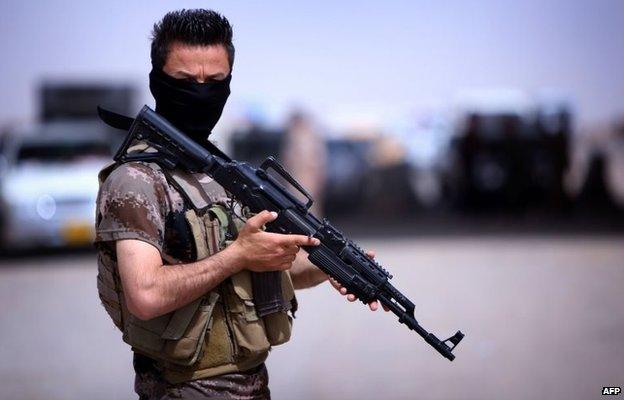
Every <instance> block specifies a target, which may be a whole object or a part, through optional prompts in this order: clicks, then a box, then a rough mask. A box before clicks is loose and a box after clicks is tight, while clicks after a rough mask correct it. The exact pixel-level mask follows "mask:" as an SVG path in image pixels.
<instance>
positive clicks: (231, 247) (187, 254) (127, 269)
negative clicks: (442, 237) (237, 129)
mask: <svg viewBox="0 0 624 400" xmlns="http://www.w3.org/2000/svg"><path fill="white" fill-rule="evenodd" d="M151 59H152V71H151V73H150V76H149V78H150V90H151V92H152V94H153V96H154V98H155V100H156V112H158V113H159V114H161V115H162V116H164V117H165V118H167V119H168V120H169V121H170V122H171V123H173V124H174V125H175V126H176V127H177V128H179V129H180V130H181V131H183V132H184V133H186V134H187V135H189V136H190V137H191V138H193V139H194V140H195V141H197V142H198V143H200V144H203V143H206V142H207V138H208V135H209V134H210V133H211V131H212V129H213V127H214V126H215V124H216V123H217V121H218V120H219V117H220V116H221V113H222V111H223V107H224V106H225V103H226V100H227V98H228V96H229V94H230V81H231V80H232V65H233V62H234V46H233V44H232V28H231V26H230V24H229V22H228V20H227V19H225V18H224V17H222V16H221V15H219V14H218V13H216V12H214V11H210V10H182V11H176V12H170V13H168V14H167V15H165V17H164V18H163V19H162V21H160V22H159V23H157V24H156V25H155V26H154V32H153V39H152V48H151ZM129 151H137V152H141V151H150V148H149V146H148V145H147V144H145V143H137V144H136V145H135V146H133V147H132V148H131V149H130V150H129ZM100 182H101V185H100V192H99V196H98V201H97V215H96V247H97V249H98V291H99V295H100V299H101V300H102V304H103V305H104V307H105V309H106V310H107V312H108V313H109V315H110V316H111V318H112V319H113V322H114V323H115V325H116V326H117V327H118V328H119V329H120V330H121V331H122V332H123V339H124V341H125V342H126V343H128V344H129V345H130V346H132V349H133V351H134V368H135V371H136V379H135V391H136V392H137V394H138V395H139V397H140V398H141V399H168V398H193V399H195V398H201V399H205V398H232V399H268V398H270V394H269V389H268V375H267V371H266V368H265V366H264V361H265V359H266V358H267V356H268V353H269V350H270V348H271V346H275V345H278V344H282V343H284V342H286V341H288V340H289V338H290V330H291V323H292V318H291V315H292V314H293V313H294V312H295V310H296V308H297V302H296V298H295V295H294V289H300V288H307V287H312V286H315V285H318V284H319V283H321V282H323V281H325V280H326V279H327V276H326V275H325V274H323V273H322V272H321V271H320V270H318V269H317V268H316V267H314V266H313V265H312V264H311V263H310V262H309V261H308V260H307V257H306V256H305V254H303V253H302V252H299V248H300V246H315V245H318V244H319V243H318V240H317V239H314V238H308V237H306V236H300V235H280V234H275V233H269V232H265V231H264V229H263V226H264V225H265V224H266V223H268V222H270V221H272V220H273V219H275V218H276V215H275V213H270V212H268V211H264V212H261V213H259V214H257V215H247V214H245V212H244V209H241V207H240V206H237V205H236V203H235V202H234V201H233V200H232V199H231V198H230V197H229V196H228V194H227V193H226V192H225V191H224V190H223V188H222V187H220V186H219V185H218V184H216V182H214V181H213V180H212V179H211V178H210V177H208V176H205V175H202V174H192V173H189V172H188V171H183V170H174V171H168V170H165V169H162V168H160V167H159V165H158V164H157V163H147V162H130V163H125V164H116V165H112V166H110V167H108V168H105V169H104V170H102V172H101V173H100ZM334 286H337V285H335V284H334ZM337 289H339V290H340V291H341V293H342V294H343V295H347V296H348V299H349V300H351V301H353V300H355V298H354V297H353V296H352V295H348V294H347V293H346V290H345V289H344V288H340V287H337ZM370 307H371V309H373V310H374V309H376V308H377V303H371V305H370Z"/></svg>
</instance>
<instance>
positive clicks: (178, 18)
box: [151, 9, 234, 70]
mask: <svg viewBox="0 0 624 400" xmlns="http://www.w3.org/2000/svg"><path fill="white" fill-rule="evenodd" d="M173 42H181V43H183V44H188V45H200V46H211V45H215V44H221V45H223V46H224V47H225V49H226V50H227V52H228V60H229V62H230V69H231V68H232V65H233V64H234V45H233V44H232V26H231V25H230V22H229V21H228V20H227V18H225V17H224V16H222V15H221V14H219V13H218V12H216V11H212V10H204V9H197V10H179V11H171V12H168V13H167V14H166V15H165V16H164V17H163V19H162V20H161V21H159V22H157V23H155V24H154V30H153V32H152V51H151V57H152V67H153V68H155V69H160V70H162V67H163V66H164V65H165V62H166V61H167V54H169V46H170V45H171V43H173Z"/></svg>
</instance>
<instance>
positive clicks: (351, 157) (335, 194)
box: [323, 138, 373, 215]
mask: <svg viewBox="0 0 624 400" xmlns="http://www.w3.org/2000/svg"><path fill="white" fill-rule="evenodd" d="M326 145H327V161H326V162H327V170H326V177H325V185H326V186H325V198H324V204H323V209H324V210H325V212H326V213H327V214H329V215H331V214H335V213H349V212H354V211H357V210H358V209H359V208H360V207H361V206H362V203H363V199H364V198H365V197H366V180H367V177H368V176H369V174H370V171H371V160H370V157H371V150H372V146H373V142H372V141H371V140H366V139H348V138H340V139H329V140H328V141H327V143H326Z"/></svg>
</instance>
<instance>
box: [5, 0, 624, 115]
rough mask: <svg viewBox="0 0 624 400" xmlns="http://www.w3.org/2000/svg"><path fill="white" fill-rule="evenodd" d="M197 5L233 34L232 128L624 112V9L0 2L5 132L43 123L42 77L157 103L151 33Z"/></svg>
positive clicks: (613, 4) (582, 4)
mask: <svg viewBox="0 0 624 400" xmlns="http://www.w3.org/2000/svg"><path fill="white" fill-rule="evenodd" d="M196 7H206V8H213V9H216V10H217V11H220V12H222V13H223V14H224V15H225V16H226V17H228V19H229V20H230V22H231V23H232V24H233V25H234V29H235V46H236V50H237V54H236V64H235V67H234V68H235V69H234V76H233V81H232V96H231V101H230V103H229V104H228V106H226V111H225V117H226V118H228V117H232V116H233V115H234V114H236V113H240V112H241V110H242V109H243V108H245V105H246V104H249V103H253V104H256V105H259V106H260V107H261V108H263V109H264V110H265V111H266V112H267V113H269V114H270V115H278V116H280V115H283V114H284V113H285V112H287V110H288V109H289V107H290V106H291V105H292V104H298V105H303V106H306V107H308V108H309V109H310V110H312V111H313V112H314V113H315V114H316V115H317V116H318V117H320V118H321V119H326V120H330V121H331V120H332V119H335V118H337V117H336V116H337V115H349V114H350V113H371V114H380V115H384V114H385V113H387V112H392V111H406V110H417V109H421V108H435V107H439V106H441V105H448V104H449V103H450V102H452V101H453V98H454V96H456V94H457V93H458V91H462V90H472V89H485V88H518V89H520V90H523V91H526V92H527V93H529V94H533V93H537V92H538V91H539V90H541V89H544V88H546V89H552V90H555V91H557V92H560V93H564V94H565V95H567V96H569V97H570V99H571V100H572V101H573V103H574V105H575V108H576V110H577V117H578V118H579V119H580V120H582V121H590V122H591V121H599V120H603V119H607V118H611V117H613V116H614V115H617V114H618V113H619V114H621V113H624V79H623V78H624V76H623V75H624V73H623V71H624V1H618V0H613V1H603V0H596V1H573V0H568V1H565V0H558V1H543V0H542V1H536V0H531V1H517V0H516V1H501V0H490V1H479V2H470V1H384V2H382V1H362V0H353V1H310V2H293V1H286V0H280V1H274V0H272V1H263V2H260V1H249V0H247V1H238V0H236V1H233V0H228V1H177V2H174V1H170V0H169V1H166V0H150V1H143V0H142V1H138V0H133V1H127V0H126V1H121V0H108V1H101V2H95V1H69V0H65V1H61V0H54V1H37V2H34V1H23V0H19V1H17V0H3V1H2V3H0V35H1V36H2V42H1V44H0V52H1V54H2V62H1V67H0V68H1V70H0V72H1V76H2V80H3V85H2V90H1V91H0V125H3V124H6V123H8V122H11V121H28V120H32V119H34V118H35V116H36V112H37V103H36V98H35V94H36V86H37V84H38V82H39V81H40V80H41V79H43V78H46V77H53V78H72V79H91V78H92V79H98V80H116V79H121V80H124V81H130V82H133V83H136V86H137V87H139V88H140V89H141V92H140V93H141V97H140V98H139V101H140V102H141V103H148V104H151V103H152V100H151V97H150V96H149V92H148V91H147V74H148V72H149V69H150V63H149V34H150V30H151V27H152V24H153V23H154V22H155V21H157V20H158V19H160V18H161V17H162V16H163V15H164V13H165V12H166V11H168V10H171V9H177V8H196Z"/></svg>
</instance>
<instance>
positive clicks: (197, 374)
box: [97, 163, 296, 383]
mask: <svg viewBox="0 0 624 400" xmlns="http://www.w3.org/2000/svg"><path fill="white" fill-rule="evenodd" d="M147 165H149V166H150V167H151V168H153V169H155V170H157V171H158V172H159V173H164V175H165V177H166V178H167V181H168V183H169V184H171V185H172V186H174V187H175V188H176V189H178V191H180V192H181V195H183V197H185V198H186V199H187V200H190V204H191V206H192V208H190V209H189V210H188V211H187V212H186V213H185V217H186V221H187V222H188V226H189V228H190V230H191V232H192V234H193V239H194V242H195V243H194V244H195V248H196V253H197V260H201V259H203V258H206V257H208V256H210V255H212V254H215V253H216V252H218V251H220V250H222V249H223V248H225V247H226V246H227V245H228V244H229V241H228V240H227V235H226V234H227V232H228V230H229V231H230V232H232V231H235V232H236V233H237V232H238V229H239V228H240V226H241V225H242V223H235V222H234V221H233V219H232V218H231V216H230V215H228V214H229V212H228V210H227V208H226V207H224V204H222V203H218V202H217V201H219V199H218V198H215V194H216V193H215V191H214V190H211V193H210V196H209V195H208V193H207V192H206V191H205V190H204V188H203V187H202V186H201V184H199V182H198V181H197V179H196V178H195V177H194V176H193V175H192V174H190V173H187V172H185V171H181V170H174V171H171V172H170V171H164V170H162V169H161V168H160V167H159V166H158V165H156V164H154V163H147ZM115 166H116V165H111V166H108V167H106V168H104V169H103V170H102V171H101V172H100V175H99V179H100V185H101V184H102V183H103V182H104V180H105V179H106V177H107V176H108V175H109V174H110V173H111V172H112V170H113V169H114V168H115ZM215 187H216V188H218V190H220V191H221V194H222V195H223V196H224V197H225V192H224V191H223V188H221V187H220V186H218V185H216V183H215ZM217 197H218V196H217ZM167 258H169V257H167ZM163 261H164V262H165V264H168V265H171V264H178V263H180V261H179V260H175V259H164V260H163ZM97 286H98V292H99V296H100V299H101V301H102V304H103V306H104V308H105V309H106V311H107V312H108V314H109V315H110V317H111V318H112V320H113V322H114V323H115V325H116V326H117V327H118V328H119V329H120V330H121V331H122V332H123V340H124V341H125V342H126V343H128V344H129V345H130V346H132V349H133V350H134V351H135V352H138V353H140V354H143V355H146V356H148V357H150V358H153V359H155V360H157V364H156V365H157V368H159V369H161V371H162V373H163V376H164V377H165V379H167V380H168V381H169V382H171V383H178V382H183V381H188V380H193V379H199V378H206V377H210V376H215V375H221V374H224V373H229V372H236V371H244V370H247V369H251V368H253V367H255V366H257V365H260V364H261V363H262V362H264V360H265V359H266V358H267V356H268V352H269V350H270V348H271V346H276V345H279V344H282V343H285V342H287V341H288V340H289V339H290V334H291V329H292V318H291V316H290V315H289V314H288V309H290V311H291V312H294V311H295V309H296V298H295V293H294V288H293V284H292V281H291V278H290V275H289V273H288V272H282V273H281V287H282V298H283V299H284V300H286V302H287V304H288V307H286V308H284V309H282V310H280V311H278V312H274V313H271V314H269V315H264V316H262V317H259V316H258V313H257V312H256V308H255V304H254V291H253V287H252V279H251V275H250V272H249V271H247V270H243V271H241V272H239V273H237V274H235V275H232V276H231V277H230V278H228V279H226V280H225V281H224V282H222V283H221V284H219V285H218V286H217V287H216V288H214V289H213V290H212V291H210V292H208V293H206V294H205V295H204V296H202V297H200V298H198V299H197V300H195V301H193V302H191V303H189V304H187V305H186V306H184V307H182V308H180V309H178V310H176V311H173V312H171V313H169V314H165V315H162V316H160V317H156V318H154V319H151V320H147V321H142V320H140V319H138V318H136V317H135V316H133V315H132V314H131V313H130V312H128V309H127V307H126V302H125V299H124V293H123V289H122V286H121V283H120V278H119V274H118V271H117V269H116V262H115V261H114V260H112V259H110V257H109V256H108V255H106V254H105V253H103V252H99V256H98V277H97Z"/></svg>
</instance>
